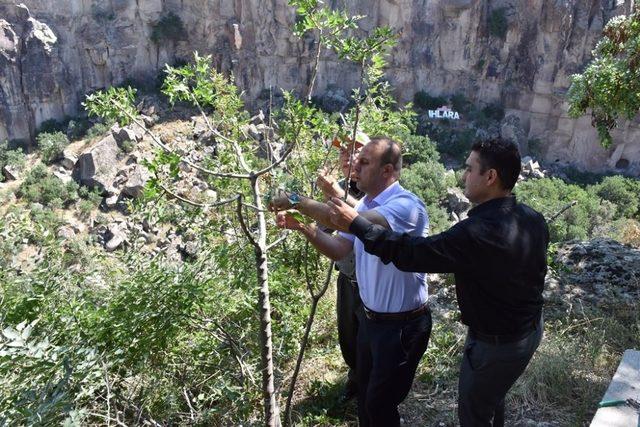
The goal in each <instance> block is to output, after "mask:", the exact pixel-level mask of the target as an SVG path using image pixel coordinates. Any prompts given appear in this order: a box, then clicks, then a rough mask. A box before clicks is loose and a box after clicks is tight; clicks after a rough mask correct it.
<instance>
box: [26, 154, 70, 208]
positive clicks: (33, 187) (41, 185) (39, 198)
mask: <svg viewBox="0 0 640 427" xmlns="http://www.w3.org/2000/svg"><path fill="white" fill-rule="evenodd" d="M16 195H17V196H18V197H20V198H23V199H24V200H25V201H28V202H31V203H40V204H42V205H43V206H47V207H51V208H61V207H63V206H68V205H69V204H71V203H73V202H75V201H76V200H77V199H78V184H76V183H75V181H70V182H69V183H68V184H64V183H63V182H62V181H61V180H60V179H59V178H57V177H56V176H54V175H52V174H51V173H49V171H48V170H47V168H46V167H45V166H44V165H42V164H39V165H36V166H35V167H34V168H33V169H31V170H30V171H29V173H28V174H27V176H26V177H25V179H24V181H23V182H22V184H21V185H20V188H19V189H18V192H17V193H16Z"/></svg>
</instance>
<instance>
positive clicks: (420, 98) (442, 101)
mask: <svg viewBox="0 0 640 427" xmlns="http://www.w3.org/2000/svg"><path fill="white" fill-rule="evenodd" d="M446 104H447V100H446V98H443V97H441V96H431V95H429V94H428V93H427V92H425V91H424V90H421V91H419V92H416V93H415V95H413V105H415V106H416V107H418V108H421V109H423V110H434V109H436V108H440V107H442V106H443V105H446Z"/></svg>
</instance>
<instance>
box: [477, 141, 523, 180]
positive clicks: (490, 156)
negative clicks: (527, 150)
mask: <svg viewBox="0 0 640 427" xmlns="http://www.w3.org/2000/svg"><path fill="white" fill-rule="evenodd" d="M471 151H475V152H476V153H478V157H479V159H480V167H481V171H482V173H485V172H486V171H487V170H489V169H495V170H496V172H497V173H498V178H500V182H501V183H502V188H504V189H505V190H511V189H512V188H513V186H514V185H516V181H518V176H519V175H520V168H521V167H522V166H521V164H520V152H519V151H518V146H516V144H514V143H513V142H511V141H507V140H504V139H502V138H495V139H490V140H487V141H477V142H476V143H474V144H473V146H472V147H471Z"/></svg>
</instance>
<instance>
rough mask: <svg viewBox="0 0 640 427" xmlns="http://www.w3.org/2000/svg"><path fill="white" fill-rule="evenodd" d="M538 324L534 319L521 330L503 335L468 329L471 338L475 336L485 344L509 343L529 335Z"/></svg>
mask: <svg viewBox="0 0 640 427" xmlns="http://www.w3.org/2000/svg"><path fill="white" fill-rule="evenodd" d="M539 324H540V323H539V322H538V321H535V322H532V323H531V324H530V325H529V326H528V327H527V328H526V329H525V330H523V331H520V332H514V333H513V334H504V335H488V334H483V333H481V332H478V331H474V330H473V329H469V336H470V337H471V338H475V339H477V340H478V341H482V342H485V343H487V344H494V345H500V344H510V343H512V342H516V341H520V340H523V339H525V338H526V337H528V336H529V335H531V334H532V333H533V331H535V330H536V329H537V328H538V326H539Z"/></svg>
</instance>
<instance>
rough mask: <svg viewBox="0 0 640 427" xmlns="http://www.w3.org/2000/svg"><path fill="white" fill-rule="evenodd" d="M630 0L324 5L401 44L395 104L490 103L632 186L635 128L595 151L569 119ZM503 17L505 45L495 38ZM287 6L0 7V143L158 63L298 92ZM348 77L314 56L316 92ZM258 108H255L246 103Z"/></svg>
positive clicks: (65, 0) (119, 1)
mask: <svg viewBox="0 0 640 427" xmlns="http://www.w3.org/2000/svg"><path fill="white" fill-rule="evenodd" d="M631 2H632V0H491V1H486V0H485V1H480V0H375V1H374V0H344V1H337V0H326V3H327V4H328V5H329V6H332V7H346V8H347V9H348V10H349V11H350V12H351V13H354V14H361V15H366V18H364V19H363V21H362V24H363V27H364V29H365V30H369V29H371V28H374V27H375V26H379V25H389V26H391V27H392V28H394V29H395V30H396V31H397V32H398V33H399V41H398V44H397V45H396V47H394V49H393V51H392V52H391V55H390V66H389V69H388V73H387V75H388V78H389V80H390V81H391V83H392V85H393V86H394V90H395V94H396V96H397V97H398V99H399V100H400V101H409V100H411V99H412V98H413V95H414V93H415V92H417V91H419V90H426V91H427V92H429V93H430V94H432V95H440V94H441V95H451V94H454V93H463V94H465V95H466V96H467V97H468V98H469V99H470V100H472V101H473V102H475V103H477V104H479V105H482V104H487V103H490V102H497V103H500V104H502V105H503V106H504V107H505V110H506V113H507V115H511V116H515V117H517V118H518V119H519V122H520V126H521V127H522V129H523V131H524V134H525V135H526V137H527V139H539V140H540V141H542V143H543V147H544V149H543V153H544V156H545V158H546V160H548V161H562V162H571V163H573V164H575V165H577V166H579V167H582V168H585V169H589V170H593V171H598V170H603V169H612V168H613V169H616V168H617V169H618V170H620V171H625V172H628V173H632V174H636V175H638V174H640V121H638V120H635V121H631V122H623V123H621V126H620V127H619V128H617V129H616V130H615V131H614V132H613V137H614V142H615V143H614V146H613V147H612V148H610V149H604V148H602V147H601V146H600V145H599V143H598V138H597V134H596V132H595V131H594V129H593V128H592V127H591V123H590V122H591V120H590V117H587V116H585V117H583V118H581V119H578V120H574V119H570V118H569V117H568V116H567V108H568V106H567V103H566V99H565V94H566V91H567V89H568V87H569V82H570V81H569V78H570V76H571V74H573V73H577V72H580V71H582V69H583V68H584V66H585V64H586V63H587V61H588V60H589V58H590V52H591V50H592V49H593V47H594V46H595V43H596V42H597V40H598V39H599V38H600V37H601V32H602V28H603V26H604V24H605V23H606V22H607V21H608V20H609V19H610V18H611V17H613V16H615V15H618V14H621V13H627V12H628V11H629V8H630V7H631ZM498 9H502V11H503V12H504V13H503V15H504V17H506V21H507V31H506V34H505V35H504V37H499V36H495V35H492V32H491V30H490V22H491V14H492V13H493V11H495V10H498ZM170 12H173V13H175V14H176V15H177V16H179V17H180V18H181V20H182V22H183V24H184V27H185V30H186V36H185V37H182V38H181V39H179V40H167V41H163V42H161V43H156V42H154V41H153V40H152V37H151V35H152V31H153V28H154V25H156V24H157V23H158V22H159V20H160V19H161V18H162V17H163V16H166V15H167V14H168V13H170ZM294 21H295V10H294V9H293V8H291V7H289V6H288V5H287V3H286V0H164V1H163V0H105V1H100V2H98V1H92V0H24V1H23V2H22V3H19V2H17V1H14V0H12V1H9V0H0V139H14V140H24V141H27V142H28V141H30V140H32V138H33V137H34V135H35V132H36V129H37V128H38V126H39V125H40V124H41V123H42V122H43V121H45V120H47V119H51V118H55V119H62V118H63V117H65V116H74V115H77V114H78V113H79V112H81V106H80V103H81V102H82V100H83V97H84V94H86V93H88V92H90V91H93V90H96V89H100V88H104V87H108V86H111V85H114V84H119V83H122V82H123V81H126V80H127V79H133V80H136V81H139V82H140V81H147V82H152V81H154V80H155V79H156V78H157V75H158V72H159V70H160V69H162V68H163V66H164V64H165V63H167V62H169V63H173V62H174V61H176V60H179V59H189V58H190V57H191V56H192V52H193V51H194V50H197V51H198V52H200V53H201V54H211V55H212V56H213V58H214V62H215V64H216V66H217V67H219V68H220V69H222V70H225V71H229V72H233V74H234V75H235V77H236V82H237V83H238V84H239V86H240V87H241V88H242V89H243V90H244V91H245V92H246V94H247V99H248V100H249V101H250V102H255V101H257V100H259V99H260V98H261V97H262V98H264V96H265V93H268V90H269V88H284V89H302V88H303V87H304V86H305V85H306V84H307V82H308V79H309V77H310V70H311V65H312V62H313V53H314V40H313V38H308V39H305V40H299V39H298V38H297V37H295V36H294V35H293V34H292V33H291V27H292V24H293V22H294ZM357 78H358V72H357V69H356V68H355V67H354V66H353V65H350V64H347V63H344V62H342V61H338V60H337V58H336V57H335V56H333V55H331V54H329V53H325V54H324V55H323V57H322V61H321V67H320V73H319V76H318V81H317V84H318V86H317V92H318V93H323V92H324V91H325V90H327V88H329V89H330V88H332V87H339V88H342V89H345V90H347V91H348V90H349V89H350V88H352V87H354V86H355V85H356V84H357ZM256 105H257V104H256Z"/></svg>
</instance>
